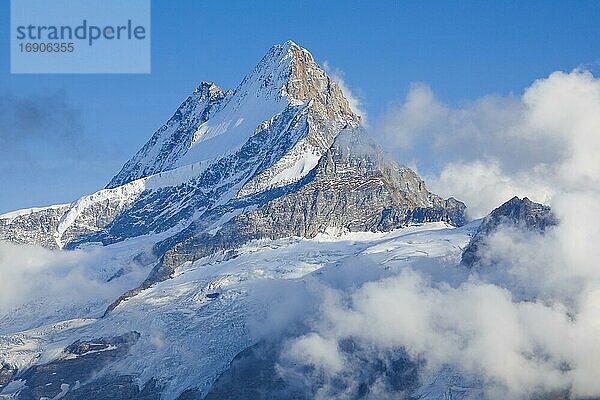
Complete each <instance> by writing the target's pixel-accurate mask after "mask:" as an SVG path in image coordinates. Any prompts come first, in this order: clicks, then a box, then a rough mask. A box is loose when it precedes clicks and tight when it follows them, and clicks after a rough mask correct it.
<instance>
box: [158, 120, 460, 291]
mask: <svg viewBox="0 0 600 400" xmlns="http://www.w3.org/2000/svg"><path fill="white" fill-rule="evenodd" d="M277 194H279V193H272V194H270V195H268V196H267V199H268V201H266V202H265V203H264V205H262V206H260V207H258V208H256V209H253V210H251V211H248V212H245V213H242V214H239V215H237V216H235V217H233V218H232V219H231V220H229V221H228V222H227V223H225V224H223V226H222V228H221V229H219V230H218V231H217V232H215V233H214V234H211V233H207V232H206V231H204V230H201V233H199V234H194V235H193V236H191V237H190V238H188V239H186V240H183V241H179V242H178V243H177V244H175V245H174V246H173V247H171V248H170V249H168V250H167V251H166V253H165V255H164V257H163V260H162V263H161V264H159V266H158V267H157V269H156V270H155V271H154V275H151V276H150V277H149V281H147V282H146V284H152V283H153V282H154V281H156V280H161V279H164V278H165V277H167V276H169V275H170V274H171V272H172V271H173V269H174V268H176V267H177V266H178V265H180V264H181V263H183V262H185V261H191V260H195V259H199V258H201V257H204V256H207V255H210V254H212V253H215V252H217V251H223V250H229V249H233V248H235V247H237V246H239V245H241V244H244V243H246V242H249V241H251V240H255V239H263V238H269V239H279V238H283V237H288V236H300V237H307V238H312V237H314V236H315V235H317V234H318V233H323V232H325V231H327V230H328V229H332V228H333V229H334V230H336V231H342V232H353V231H373V232H374V231H389V230H392V229H396V228H400V227H403V226H406V225H408V224H411V223H423V222H431V221H446V222H448V223H451V224H453V225H462V224H463V223H464V222H465V217H464V211H465V206H464V204H463V203H461V202H459V201H457V200H455V199H453V198H450V199H448V200H444V199H442V198H440V197H439V196H437V195H435V194H432V193H430V192H428V191H427V189H426V188H425V183H424V182H423V181H422V180H421V179H420V178H419V177H418V176H417V175H416V174H415V173H414V172H413V171H412V170H410V169H409V168H406V167H404V166H401V165H399V164H398V163H396V162H395V161H393V160H391V159H389V158H388V157H387V156H386V155H385V154H384V153H383V152H382V151H381V149H380V148H379V147H378V146H377V145H375V144H374V143H373V142H372V141H371V140H369V138H368V137H367V136H366V133H365V132H364V131H363V130H362V129H360V128H357V129H351V130H347V131H344V132H342V133H340V134H339V135H338V137H337V138H336V140H335V142H334V144H333V145H332V146H331V147H330V148H329V150H328V151H327V152H326V153H325V154H324V156H323V157H322V158H321V159H320V161H319V164H318V165H317V167H316V168H315V169H314V170H313V171H311V173H310V174H309V175H308V176H307V177H306V178H305V179H304V180H303V181H302V182H299V183H298V184H297V185H292V186H291V187H289V188H287V189H286V191H285V193H284V194H281V195H277ZM159 245H161V244H159Z"/></svg>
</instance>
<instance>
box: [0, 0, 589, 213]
mask: <svg viewBox="0 0 600 400" xmlns="http://www.w3.org/2000/svg"><path fill="white" fill-rule="evenodd" d="M223 3H224V2H222V1H219V2H216V1H214V2H213V1H193V0H180V1H176V2H175V1H167V0H162V1H153V2H152V73H151V74H149V75H11V74H10V72H9V71H10V59H9V35H8V27H9V15H10V13H9V2H8V1H3V2H2V5H1V8H0V24H1V26H2V29H3V30H4V33H3V34H2V35H0V46H1V48H2V49H3V50H2V55H1V56H0V107H3V108H4V110H5V111H4V114H3V113H2V111H0V122H5V121H6V118H10V115H8V116H7V115H6V114H7V111H6V110H11V108H10V107H7V105H11V104H13V103H16V104H31V103H33V104H35V105H36V106H38V107H41V108H44V107H46V108H47V109H48V110H49V113H50V114H51V116H50V117H48V118H49V119H48V120H47V121H46V120H43V121H46V122H45V123H44V124H43V126H34V127H24V130H23V132H7V129H8V128H7V127H6V124H4V125H3V126H0V138H2V140H3V142H4V143H3V144H2V149H0V193H1V195H0V213H1V212H5V211H10V210H13V209H17V208H24V207H31V206H43V205H49V204H53V203H62V202H70V201H72V200H75V199H76V198H77V197H79V196H80V195H82V194H86V193H91V192H93V191H95V190H97V189H99V188H101V187H103V186H104V185H105V184H106V183H107V182H108V181H109V180H110V178H111V177H112V175H114V174H115V173H116V172H118V170H119V169H120V167H121V165H122V164H123V163H124V162H125V161H126V160H127V159H128V158H129V157H130V156H131V155H132V154H133V153H135V151H137V150H138V148H139V147H140V146H141V145H143V143H145V141H146V140H147V139H148V138H149V137H150V136H151V135H152V133H153V132H154V131H155V130H156V129H157V128H158V127H160V126H161V125H162V124H163V123H164V122H165V121H166V120H167V119H168V118H169V117H170V116H171V114H172V113H173V111H174V110H175V109H176V107H177V106H178V105H179V103H180V102H181V101H182V100H183V99H185V97H186V96H187V95H188V94H189V93H190V92H191V91H193V89H194V87H195V86H196V85H197V84H199V82H201V81H202V80H211V81H215V82H216V83H217V84H219V85H220V86H221V87H223V88H232V87H234V86H235V85H236V84H237V83H238V82H239V81H240V80H241V79H242V78H243V76H244V75H245V74H246V73H247V72H249V71H250V69H251V68H252V67H253V66H254V65H255V64H256V63H257V62H258V60H259V59H260V58H261V57H262V55H263V54H264V53H265V52H266V51H267V49H268V48H269V47H270V46H271V45H272V44H274V43H279V42H283V41H285V40H287V39H292V40H294V41H296V42H297V43H298V44H300V45H302V46H304V47H306V48H308V49H309V50H310V51H311V52H312V53H313V55H314V56H315V58H316V59H317V61H319V62H321V63H322V62H323V61H328V63H329V64H330V65H331V66H332V67H334V68H337V69H339V70H341V71H343V74H344V79H345V81H346V83H347V84H348V85H349V86H350V87H351V88H352V90H353V92H354V93H355V94H357V95H358V96H359V97H360V98H361V100H362V103H363V107H364V108H365V109H366V111H367V113H368V115H369V119H370V120H371V121H377V119H378V118H380V117H381V116H382V115H383V114H384V113H385V111H386V110H387V109H388V108H389V107H390V106H391V105H394V104H398V103H399V102H401V101H402V100H403V99H404V97H405V96H406V93H407V91H408V88H409V86H410V84H411V82H425V83H427V84H428V85H429V86H431V87H432V88H433V90H434V91H435V93H436V95H437V96H439V98H440V99H441V100H442V101H444V102H447V103H449V104H458V103H460V102H462V101H465V100H467V101H468V100H470V99H475V98H478V97H480V96H482V95H486V94H490V93H491V94H500V95H506V94H510V93H517V94H519V93H521V92H522V91H523V89H524V88H525V87H527V86H529V85H530V84H531V83H532V82H533V81H534V80H535V79H537V78H542V77H546V76H547V75H548V74H549V73H550V72H552V71H556V70H564V71H570V70H572V69H573V68H576V67H578V66H584V67H586V68H588V69H590V70H591V71H592V72H593V73H594V74H595V75H598V71H600V28H598V21H600V2H597V1H578V2H567V1H565V2H556V1H545V2H537V1H530V2H516V1H514V2H513V1H501V2H492V1H451V2H443V3H442V2H440V1H432V2H417V1H414V2H400V1H381V2H362V3H358V2H347V3H346V2H341V1H340V2H334V1H329V2H322V1H314V2H313V1H303V2H280V1H252V2H242V1H235V2H234V1H232V2H227V3H225V4H223ZM52 115H55V116H56V115H59V116H60V118H58V117H56V118H54V117H52ZM2 130H4V132H2ZM7 138H8V139H7ZM415 157H418V154H417V155H415Z"/></svg>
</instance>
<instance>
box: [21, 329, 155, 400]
mask: <svg viewBox="0 0 600 400" xmlns="http://www.w3.org/2000/svg"><path fill="white" fill-rule="evenodd" d="M139 337H140V334H139V333H137V332H127V333H125V334H123V335H119V336H115V337H110V338H98V339H93V340H89V341H77V342H75V343H72V344H71V345H69V346H67V347H66V348H65V349H64V350H63V353H62V355H61V356H60V357H59V358H58V359H56V360H54V361H51V362H49V363H47V364H41V365H36V366H34V367H32V368H30V369H28V370H27V371H25V372H24V373H23V374H22V375H20V379H23V380H25V381H26V382H27V385H26V386H25V387H24V388H23V389H22V390H21V391H20V392H19V396H18V398H19V399H22V400H28V399H40V398H48V399H51V398H57V399H58V398H62V399H107V400H108V399H113V400H118V399H147V400H150V399H156V400H158V399H160V390H159V388H156V387H155V386H154V382H153V381H149V382H148V383H147V384H146V385H144V387H142V388H140V387H138V385H137V384H136V382H135V379H134V377H132V376H118V375H116V376H115V374H116V373H115V372H113V373H112V374H111V373H109V374H104V375H101V376H100V377H97V375H98V373H99V372H100V371H102V370H103V368H105V367H107V366H108V365H110V364H111V363H113V362H116V361H118V360H119V359H120V358H122V357H123V356H124V355H126V354H127V353H128V351H129V349H130V348H131V346H133V345H134V344H135V343H136V342H137V340H138V339H139ZM107 369H108V370H110V368H107ZM90 381H91V382H90Z"/></svg>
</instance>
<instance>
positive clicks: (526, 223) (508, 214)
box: [461, 196, 558, 267]
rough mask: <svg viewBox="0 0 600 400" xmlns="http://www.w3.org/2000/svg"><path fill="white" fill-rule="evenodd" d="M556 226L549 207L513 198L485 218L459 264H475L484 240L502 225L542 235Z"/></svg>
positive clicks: (468, 265)
mask: <svg viewBox="0 0 600 400" xmlns="http://www.w3.org/2000/svg"><path fill="white" fill-rule="evenodd" d="M557 224H558V220H557V218H556V216H555V215H554V214H553V213H552V211H551V209H550V207H549V206H546V205H543V204H539V203H534V202H533V201H531V200H529V199H528V198H527V197H524V198H523V199H519V198H518V197H516V196H515V197H513V198H512V199H510V200H509V201H507V202H506V203H504V204H502V205H501V206H500V207H498V208H496V209H495V210H493V211H492V212H491V213H490V214H489V215H488V216H487V217H485V219H484V220H483V222H482V223H481V225H480V226H479V228H478V229H477V232H476V233H475V235H474V236H473V237H472V238H471V241H470V242H469V245H468V246H467V247H466V248H465V250H464V252H463V254H462V260H461V263H462V264H463V265H466V266H467V267H472V266H474V265H475V264H477V263H478V262H479V261H480V253H481V251H483V250H484V248H485V246H486V244H485V241H486V239H487V238H488V237H489V235H491V234H492V233H493V232H495V231H496V230H497V229H498V228H499V227H500V226H502V225H504V226H513V227H517V228H523V229H527V230H531V231H536V232H540V233H543V232H545V231H546V230H547V229H548V228H550V227H552V226H554V225H557Z"/></svg>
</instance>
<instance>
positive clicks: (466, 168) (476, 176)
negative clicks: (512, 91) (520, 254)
mask: <svg viewBox="0 0 600 400" xmlns="http://www.w3.org/2000/svg"><path fill="white" fill-rule="evenodd" d="M599 107H600V82H599V81H598V79H596V78H595V77H594V76H593V75H592V74H591V73H590V72H588V71H580V70H575V71H573V72H571V73H564V72H555V73H553V74H551V75H550V76H549V77H547V78H545V79H540V80H537V81H536V82H534V83H533V84H532V85H531V86H530V87H528V88H527V89H525V91H524V93H523V94H522V95H521V96H507V97H501V96H485V97H482V98H480V99H477V100H475V101H469V102H465V103H463V104H461V105H459V106H456V107H452V106H450V105H448V104H444V103H442V102H441V101H439V100H438V99H437V98H436V97H435V95H434V93H433V91H432V90H431V88H429V87H428V86H426V85H424V84H415V85H413V86H412V88H411V90H410V92H409V94H408V96H407V98H406V100H405V102H404V103H402V104H401V105H400V106H399V107H396V108H393V109H391V110H390V111H389V112H388V113H387V114H386V116H385V117H384V118H383V120H382V122H380V123H379V124H378V128H377V129H376V130H375V132H376V133H378V134H379V135H380V136H381V139H382V140H383V141H384V142H385V143H386V145H387V148H392V149H394V153H395V154H396V156H397V157H398V158H399V159H400V160H403V161H405V162H408V163H416V165H417V168H418V169H419V170H420V171H421V172H422V173H424V174H425V175H426V176H427V177H428V179H426V180H427V181H428V182H429V184H430V186H431V188H432V189H433V190H434V191H438V192H439V193H440V194H443V195H453V196H456V197H457V198H460V199H462V200H463V201H465V202H466V203H467V205H468V206H469V208H470V213H471V215H472V216H473V217H480V216H482V215H485V214H487V213H488V212H489V211H490V210H491V209H493V208H494V207H496V206H497V205H499V204H500V203H501V202H503V201H505V200H506V199H507V194H508V193H511V194H513V195H527V196H529V197H530V198H532V199H533V200H537V201H542V202H551V201H552V198H553V196H554V195H556V193H557V191H561V190H565V189H571V188H575V187H580V188H581V187H585V186H590V185H597V184H598V179H599V178H598V177H599V176H600V175H599V174H598V173H599V172H600V171H599V168H600V163H598V162H597V158H598V154H600V136H599V135H598V132H599V131H600V113H599V112H598V110H599ZM415 158H416V159H417V160H418V161H415ZM566 185H569V187H567V186H566Z"/></svg>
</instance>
